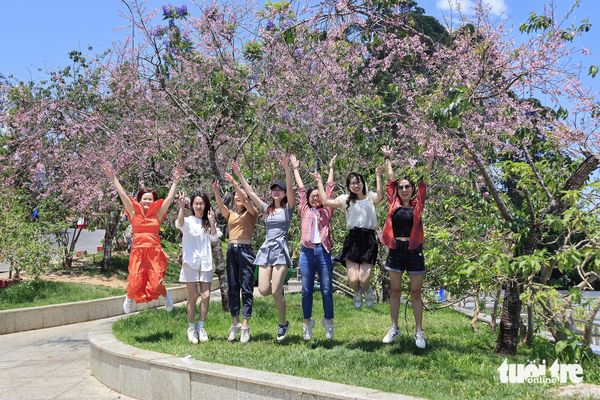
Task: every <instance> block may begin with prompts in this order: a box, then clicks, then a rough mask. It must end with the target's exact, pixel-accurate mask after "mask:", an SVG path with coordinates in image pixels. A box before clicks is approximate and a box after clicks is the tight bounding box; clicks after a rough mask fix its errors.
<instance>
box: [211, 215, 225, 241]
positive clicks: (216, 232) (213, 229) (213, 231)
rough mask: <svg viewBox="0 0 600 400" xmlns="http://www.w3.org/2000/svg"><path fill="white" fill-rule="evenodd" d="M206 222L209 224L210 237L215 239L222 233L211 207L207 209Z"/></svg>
mask: <svg viewBox="0 0 600 400" xmlns="http://www.w3.org/2000/svg"><path fill="white" fill-rule="evenodd" d="M208 222H209V224H210V233H209V235H210V237H211V239H214V240H216V239H217V238H218V237H220V236H221V235H223V233H221V231H220V230H219V229H218V228H217V218H216V216H215V212H214V211H213V210H212V209H210V210H208Z"/></svg>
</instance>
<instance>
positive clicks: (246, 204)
mask: <svg viewBox="0 0 600 400" xmlns="http://www.w3.org/2000/svg"><path fill="white" fill-rule="evenodd" d="M224 176H225V180H226V181H227V182H229V183H230V184H231V186H233V190H235V193H236V194H237V195H238V197H239V198H240V200H241V201H242V204H243V205H244V207H245V208H246V211H248V212H249V213H250V214H252V215H257V214H258V210H257V209H256V207H254V204H252V201H250V199H249V198H248V195H247V194H246V192H244V191H243V190H242V188H240V186H239V185H238V184H237V182H236V181H235V179H233V176H231V174H228V173H227V172H225V175H224Z"/></svg>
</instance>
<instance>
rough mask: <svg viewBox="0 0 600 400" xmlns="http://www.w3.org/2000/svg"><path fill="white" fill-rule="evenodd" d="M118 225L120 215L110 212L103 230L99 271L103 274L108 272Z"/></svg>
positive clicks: (119, 224)
mask: <svg viewBox="0 0 600 400" xmlns="http://www.w3.org/2000/svg"><path fill="white" fill-rule="evenodd" d="M120 226H121V216H120V215H119V214H118V213H115V212H111V213H110V215H109V216H108V218H107V224H106V226H105V228H106V231H105V232H104V245H103V254H102V265H101V267H100V272H102V273H103V274H108V273H109V272H110V260H111V258H112V250H113V247H114V240H115V236H116V235H117V232H118V231H119V227H120Z"/></svg>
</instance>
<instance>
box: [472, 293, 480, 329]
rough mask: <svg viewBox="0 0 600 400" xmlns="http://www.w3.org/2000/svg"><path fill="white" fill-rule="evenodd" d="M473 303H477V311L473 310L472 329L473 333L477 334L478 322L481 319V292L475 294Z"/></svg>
mask: <svg viewBox="0 0 600 400" xmlns="http://www.w3.org/2000/svg"><path fill="white" fill-rule="evenodd" d="M473 299H474V300H473V301H474V302H475V309H474V310H473V318H471V329H472V330H473V332H477V321H478V318H479V311H480V308H479V290H478V291H476V292H475V295H474V296H473Z"/></svg>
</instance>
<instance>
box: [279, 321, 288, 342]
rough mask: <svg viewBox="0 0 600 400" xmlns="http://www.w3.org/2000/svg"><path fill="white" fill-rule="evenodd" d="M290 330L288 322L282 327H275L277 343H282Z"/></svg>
mask: <svg viewBox="0 0 600 400" xmlns="http://www.w3.org/2000/svg"><path fill="white" fill-rule="evenodd" d="M289 330H290V321H285V324H283V325H277V341H278V342H283V340H284V339H285V338H286V336H287V334H288V331H289Z"/></svg>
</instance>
